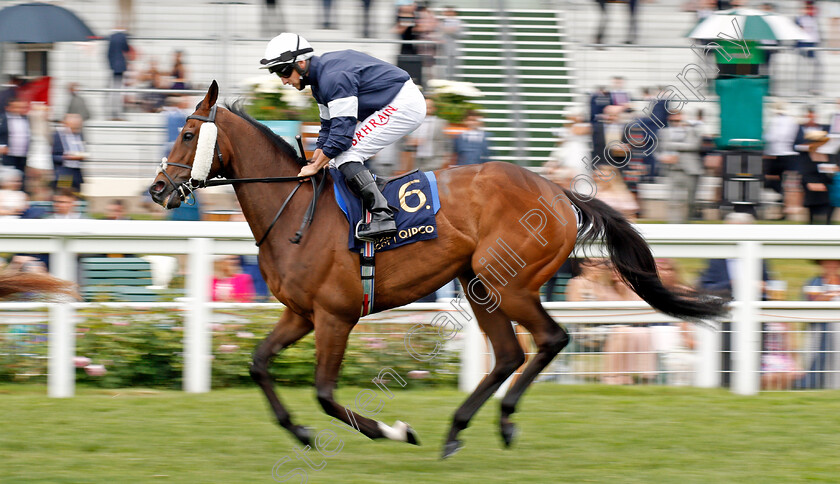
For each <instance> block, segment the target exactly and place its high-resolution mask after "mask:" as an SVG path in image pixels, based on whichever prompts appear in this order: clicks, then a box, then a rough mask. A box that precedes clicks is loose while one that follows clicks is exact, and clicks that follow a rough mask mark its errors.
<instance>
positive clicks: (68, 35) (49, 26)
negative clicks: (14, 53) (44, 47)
mask: <svg viewBox="0 0 840 484" xmlns="http://www.w3.org/2000/svg"><path fill="white" fill-rule="evenodd" d="M96 38H97V37H96V35H94V33H93V32H92V31H91V30H90V28H88V26H87V25H85V23H84V22H82V20H81V19H80V18H79V17H77V16H76V14H74V13H73V12H71V11H70V10H67V9H66V8H62V7H59V6H57V5H50V4H48V3H24V4H21V5H14V6H11V7H6V8H4V9H3V10H0V42H18V43H35V44H49V43H52V42H75V41H85V40H94V39H96Z"/></svg>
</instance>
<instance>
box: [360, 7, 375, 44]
mask: <svg viewBox="0 0 840 484" xmlns="http://www.w3.org/2000/svg"><path fill="white" fill-rule="evenodd" d="M361 2H362V37H364V38H365V39H369V38H371V37H372V35H371V33H370V6H371V4H372V3H373V0H361Z"/></svg>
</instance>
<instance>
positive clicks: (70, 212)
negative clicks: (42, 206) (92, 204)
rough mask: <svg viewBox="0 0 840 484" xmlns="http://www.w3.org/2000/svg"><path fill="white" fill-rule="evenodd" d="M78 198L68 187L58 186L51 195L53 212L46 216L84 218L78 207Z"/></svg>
mask: <svg viewBox="0 0 840 484" xmlns="http://www.w3.org/2000/svg"><path fill="white" fill-rule="evenodd" d="M78 202H79V198H78V197H77V196H76V194H75V193H74V192H73V191H72V190H70V189H69V188H60V189H58V191H56V193H55V195H53V213H52V215H50V216H49V217H47V218H56V219H76V218H84V217H83V215H82V212H81V211H80V210H79V207H78Z"/></svg>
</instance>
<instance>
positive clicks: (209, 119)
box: [158, 105, 327, 247]
mask: <svg viewBox="0 0 840 484" xmlns="http://www.w3.org/2000/svg"><path fill="white" fill-rule="evenodd" d="M216 107H217V106H216V105H213V107H212V108H211V109H210V115H209V116H200V115H197V114H191V115H189V116H187V121H189V120H190V119H197V120H199V121H203V122H205V123H211V124H215V123H216ZM295 139H296V140H297V142H298V148H299V149H300V152H301V153H305V151H304V150H303V141H302V140H301V137H300V135H298V136H296V137H295ZM214 143H215V146H214V148H213V151H214V153H215V154H217V156H218V158H219V165H220V166H223V159H222V150H221V149H219V140H218V137H217V138H216V139H215V140H214ZM211 160H212V158H211ZM298 161H299V162H301V164H306V159H305V158H304V157H303V156H300V157H298ZM169 165H171V166H176V167H178V168H185V169H187V170H191V172H193V173H194V166H195V163H193V166H189V165H184V164H182V163H170V162H168V161H167V159H166V158H163V159H162V160H161V162H160V165H159V167H158V173H163V175H164V176H165V177H166V179H167V180H168V181H169V183H170V184H171V185H172V186H173V187H174V188H175V191H176V192H177V193H178V197H179V198H180V199H181V201H182V202H186V200H187V199H188V198H189V197H190V195H193V192H194V191H195V190H198V189H199V188H204V187H217V186H222V185H233V184H235V183H280V182H292V181H296V182H298V184H297V186H295V188H294V189H293V190H292V191H291V193H289V196H287V197H286V200H284V201H283V205H281V206H280V210H278V211H277V214H276V215H274V219H273V220H272V221H271V223H270V224H269V225H268V228H267V229H266V231H265V232H264V233H263V236H262V237H260V240H259V241H258V242H257V247H259V246H260V245H262V243H263V242H265V239H266V238H268V234H269V233H270V232H271V229H272V228H274V225H275V224H276V223H277V220H279V219H280V215H281V214H282V213H283V210H285V209H286V206H287V205H288V204H289V202H290V201H291V200H292V197H293V196H294V195H295V193H297V191H298V189H299V188H300V187H301V185H302V184H303V182H304V180H306V179H309V181H310V182H311V183H312V201H310V202H309V207H307V209H306V212H304V215H303V221H302V222H301V224H300V228H299V229H298V231H297V232H296V233H295V236H294V237H292V238H291V239H289V242H291V243H293V244H299V243H300V239H301V238H302V237H303V233H304V231H305V230H306V227H307V226H308V225H310V224H311V223H312V219H313V218H314V217H315V209H316V207H317V204H318V198H319V197H320V195H321V192H322V191H323V189H324V185H325V184H326V180H327V175H326V174H322V176H321V181H320V182H318V183H317V184H316V183H315V178H316V177H317V175H314V176H272V177H263V178H230V179H214V180H202V179H195V178H192V177H191V178H190V179H189V180H187V181H186V182H182V183H180V184H178V185H176V184H175V181H174V180H172V177H170V176H169V173H167V172H166V168H167V166H169Z"/></svg>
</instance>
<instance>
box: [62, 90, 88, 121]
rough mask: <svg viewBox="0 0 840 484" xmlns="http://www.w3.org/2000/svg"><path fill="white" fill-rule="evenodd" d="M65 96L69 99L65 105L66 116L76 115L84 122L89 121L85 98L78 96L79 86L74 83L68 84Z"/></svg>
mask: <svg viewBox="0 0 840 484" xmlns="http://www.w3.org/2000/svg"><path fill="white" fill-rule="evenodd" d="M67 94H68V95H69V97H70V101H69V102H68V103H67V114H78V115H79V116H81V117H82V121H84V122H87V121H88V120H90V110H88V107H87V102H86V101H85V98H83V97H82V96H81V94H79V85H78V84H76V83H75V82H70V83H68V84H67Z"/></svg>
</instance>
